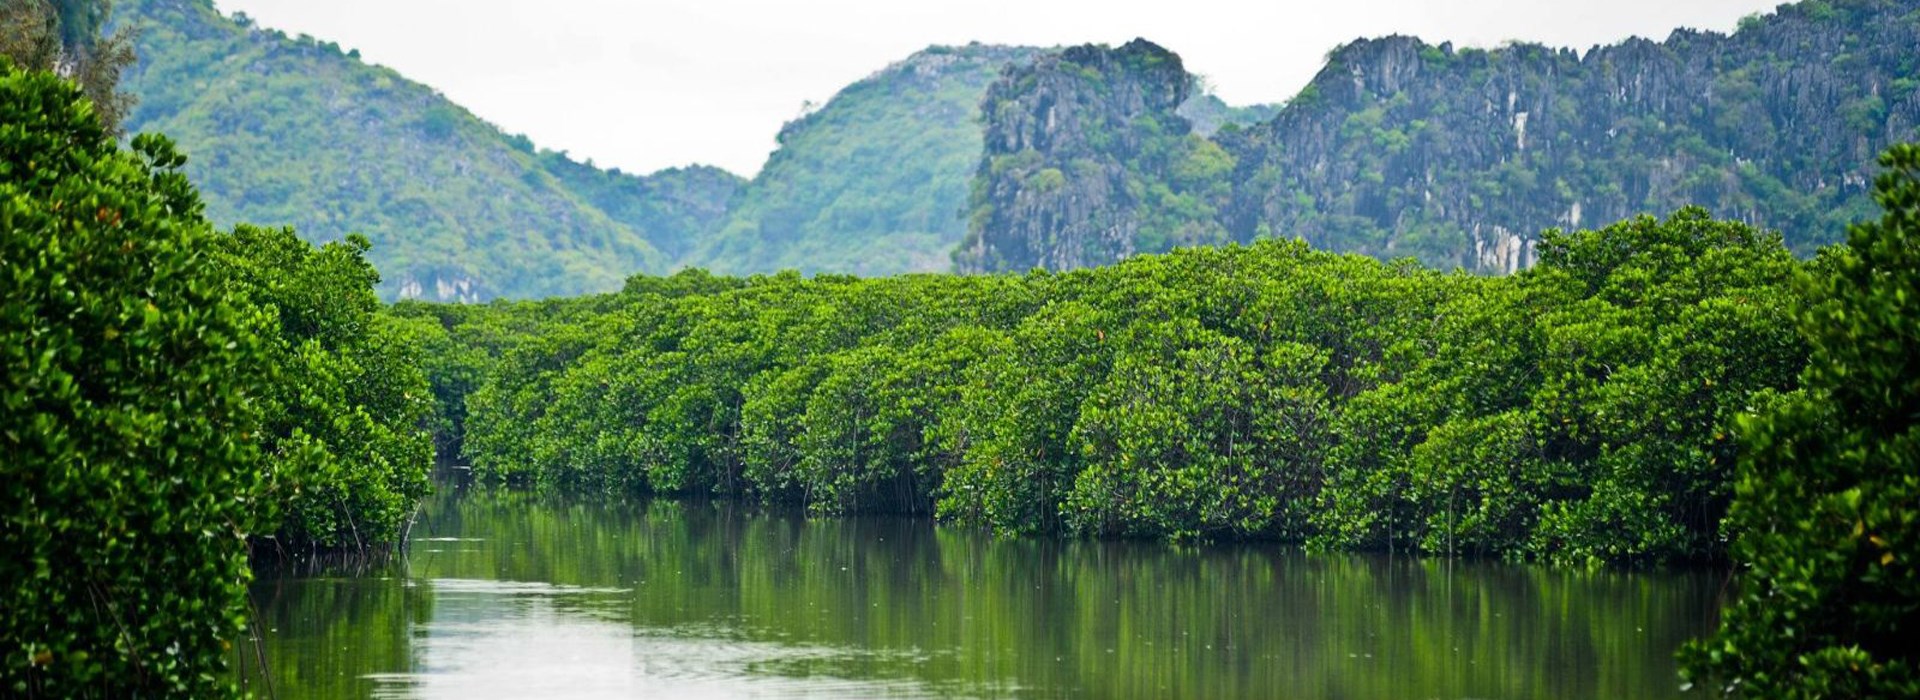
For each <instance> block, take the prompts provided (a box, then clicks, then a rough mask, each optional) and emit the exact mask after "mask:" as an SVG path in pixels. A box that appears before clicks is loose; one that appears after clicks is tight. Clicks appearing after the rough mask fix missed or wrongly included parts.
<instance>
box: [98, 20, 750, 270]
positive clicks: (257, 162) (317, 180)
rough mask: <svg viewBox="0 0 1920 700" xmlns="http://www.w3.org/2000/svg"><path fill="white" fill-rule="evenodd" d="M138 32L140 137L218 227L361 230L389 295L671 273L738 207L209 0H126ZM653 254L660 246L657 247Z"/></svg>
mask: <svg viewBox="0 0 1920 700" xmlns="http://www.w3.org/2000/svg"><path fill="white" fill-rule="evenodd" d="M118 10H119V12H120V16H119V18H118V19H117V21H118V22H119V23H120V24H121V25H122V26H129V25H130V26H136V27H138V28H139V31H138V37H139V40H138V42H137V46H136V49H137V52H138V55H139V62H138V64H137V65H136V66H135V67H134V68H133V69H132V70H130V71H128V73H127V84H126V89H127V90H128V91H129V92H131V93H133V94H134V95H136V96H137V97H138V98H139V99H140V103H139V105H138V107H137V108H136V109H135V110H134V111H133V113H132V114H131V115H130V118H129V119H128V121H127V126H128V128H129V130H130V131H157V132H163V133H166V134H168V135H169V136H170V137H172V138H173V139H175V140H176V141H177V142H178V143H179V145H180V148H181V150H182V151H183V152H185V153H186V154H187V155H188V162H187V169H186V171H187V173H188V175H189V176H191V177H192V178H193V179H194V181H195V182H196V183H198V184H199V185H200V188H201V192H202V196H203V197H204V198H205V199H206V201H207V208H208V215H209V217H210V218H211V219H212V220H213V221H215V222H216V223H219V224H222V225H230V224H233V223H238V222H243V221H257V222H273V223H274V224H276V225H290V226H293V227H294V228H295V230H297V231H299V232H300V233H301V235H302V236H305V237H306V238H307V239H308V240H311V241H315V242H330V241H337V240H342V239H343V238H344V237H345V236H346V235H347V234H348V233H361V234H364V235H365V236H367V238H368V239H369V240H370V241H371V242H372V243H373V247H372V249H371V250H370V251H369V252H368V255H369V256H370V259H371V260H372V261H373V263H374V266H375V267H376V268H377V269H379V271H380V272H381V275H382V280H381V284H380V290H381V293H382V295H384V296H386V297H388V298H413V297H420V298H428V299H440V300H466V301H473V300H479V299H486V298H491V297H495V296H519V297H531V296H549V295H566V294H580V293H584V292H594V291H608V290H612V289H617V288H619V286H620V283H621V280H623V279H625V278H626V277H627V276H628V275H631V274H634V273H636V272H643V271H649V272H663V271H665V270H667V269H668V267H669V265H670V264H671V262H672V259H671V258H670V257H669V255H668V254H666V253H664V252H663V251H662V247H663V246H666V247H684V246H685V245H686V241H687V240H688V239H690V238H691V237H692V236H693V234H692V232H693V231H697V230H701V229H704V228H705V226H706V225H707V222H708V220H709V219H710V218H711V217H713V216H714V215H716V213H717V212H718V211H719V210H720V207H721V206H723V205H722V204H721V203H722V202H724V201H726V198H727V197H729V196H731V195H732V185H733V184H734V178H732V176H730V175H726V174H725V173H721V172H718V171H713V170H710V169H690V170H685V171H673V172H669V173H666V174H663V176H662V177H661V178H659V179H658V180H655V179H654V178H642V177H635V176H631V175H624V174H621V173H618V172H601V171H598V170H594V169H585V166H580V165H578V164H575V163H572V162H570V161H568V160H567V159H566V158H565V157H564V156H559V155H557V154H552V153H546V152H537V151H536V150H535V149H534V148H533V145H532V144H531V142H529V141H527V140H526V139H525V138H523V137H514V136H508V135H506V134H503V133H501V132H500V131H499V130H498V129H496V128H494V127H493V126H492V125H490V124H487V123H486V122H484V121H481V120H480V119H478V118H476V117H475V116H473V115H472V114H470V113H468V112H467V111H466V110H464V109H462V108H460V107H459V106H457V105H454V104H453V103H451V102H449V101H447V100H446V99H445V98H444V97H442V96H440V95H439V94H438V93H436V92H434V91H433V90H432V89H430V88H428V87H426V86H423V85H419V84H417V83H414V82H412V81H409V80H407V79H405V78H403V77H401V76H400V75H399V74H397V73H395V72H394V71H392V70H390V69H387V68H382V67H379V66H371V65H367V64H365V63H363V62H361V61H360V60H359V58H358V55H357V53H354V52H345V53H343V52H342V50H341V48H340V47H339V46H337V45H335V44H333V43H330V42H324V41H318V40H315V39H313V38H311V37H305V36H301V37H297V38H292V37H287V36H285V35H284V34H282V33H280V32H278V31H272V30H266V29H261V28H259V27H255V26H253V25H252V24H251V23H250V22H248V21H246V20H245V19H244V18H239V17H235V18H229V17H226V16H223V15H221V14H220V13H219V12H217V11H216V10H215V9H214V8H213V6H212V4H211V3H210V2H209V1H208V0H126V1H125V2H123V3H122V4H121V5H120V6H119V8H118ZM656 242H657V243H656Z"/></svg>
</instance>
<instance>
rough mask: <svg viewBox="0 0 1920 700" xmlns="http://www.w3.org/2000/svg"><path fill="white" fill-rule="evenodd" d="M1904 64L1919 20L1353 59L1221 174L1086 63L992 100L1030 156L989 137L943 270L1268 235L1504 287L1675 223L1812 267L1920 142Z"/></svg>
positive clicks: (1102, 258) (1244, 143)
mask: <svg viewBox="0 0 1920 700" xmlns="http://www.w3.org/2000/svg"><path fill="white" fill-rule="evenodd" d="M1915 46H1920V3H1915V2H1913V1H1912V0H1843V1H1836V2H1827V1H1825V0H1805V1H1804V2H1800V3H1796V4H1790V5H1783V6H1781V7H1780V8H1779V9H1778V10H1777V11H1776V12H1774V13H1771V14H1768V15H1765V16H1755V17H1751V18H1749V19H1748V20H1747V21H1745V22H1743V23H1742V26H1741V28H1740V29H1739V30H1738V31H1737V32H1735V33H1734V34H1732V35H1730V36H1729V35H1721V34H1716V33H1712V32H1696V31H1691V30H1680V31H1676V32H1674V34H1673V35H1672V36H1671V37H1669V38H1668V39H1667V40H1666V41H1664V42H1659V43H1656V42H1653V41H1648V40H1645V39H1633V40H1629V41H1626V42H1623V43H1621V44H1618V45H1614V46H1606V47H1594V48H1593V49H1590V50H1588V51H1585V52H1575V51H1572V50H1565V49H1550V48H1547V47H1543V46H1538V45H1531V44H1514V45H1510V46H1506V47H1502V48H1499V49H1494V50H1481V49H1455V48H1454V47H1452V46H1450V45H1445V44H1442V45H1438V46H1435V45H1430V44H1426V43H1424V42H1421V41H1420V40H1418V39H1414V38H1409V37H1389V38H1385V39H1377V40H1365V41H1358V42H1355V43H1353V44H1349V45H1347V46H1344V47H1341V48H1339V49H1337V50H1335V51H1334V52H1333V53H1331V54H1330V55H1329V59H1328V63H1327V66H1326V67H1325V68H1324V69H1323V70H1322V71H1321V72H1320V74H1319V75H1318V76H1317V77H1316V78H1315V79H1314V80H1313V82H1312V83H1311V84H1310V85H1308V86H1307V88H1306V89H1305V90H1303V91H1302V92H1301V93H1300V95H1299V96H1298V97H1296V98H1295V99H1294V100H1292V101H1291V102H1289V103H1288V104H1287V105H1286V106H1285V107H1284V108H1282V109H1280V110H1279V111H1278V112H1277V113H1276V114H1275V115H1274V116H1273V118H1272V119H1270V120H1267V121H1265V122H1262V123H1260V124H1257V125H1254V126H1251V127H1247V128H1235V127H1232V126H1229V127H1223V128H1222V129H1221V130H1220V132H1219V133H1217V134H1215V135H1214V136H1213V138H1211V139H1206V140H1205V141H1206V142H1207V143H1209V144H1210V145H1211V146H1217V148H1218V150H1219V151H1220V152H1221V154H1223V155H1224V156H1225V161H1224V162H1226V163H1228V164H1229V167H1226V168H1216V167H1213V164H1214V163H1215V162H1216V161H1217V160H1219V159H1218V157H1217V156H1213V154H1211V151H1212V150H1214V149H1212V148H1201V147H1197V146H1187V147H1185V148H1186V151H1187V152H1188V153H1190V154H1199V153H1203V152H1204V153H1208V154H1209V156H1210V157H1207V158H1204V159H1202V160H1201V161H1200V162H1199V164H1196V163H1195V162H1193V161H1191V160H1190V159H1187V158H1181V157H1167V156H1166V155H1165V154H1167V153H1170V152H1178V151H1179V150H1180V149H1181V148H1182V140H1186V141H1189V142H1191V141H1193V140H1194V139H1198V138H1199V137H1200V136H1203V135H1204V134H1205V131H1204V130H1202V129H1198V128H1196V126H1195V125H1192V124H1190V123H1189V122H1188V120H1187V118H1186V117H1184V116H1181V115H1180V114H1179V113H1178V112H1174V113H1170V110H1169V109H1168V107H1167V105H1166V104H1165V102H1164V101H1161V102H1158V103H1142V102H1140V101H1139V100H1138V99H1137V97H1136V93H1137V92H1138V90H1139V89H1140V88H1141V87H1142V86H1150V87H1153V88H1154V89H1160V90H1164V89H1168V88H1169V87H1171V86H1172V85H1173V83H1174V82H1175V81H1176V79H1177V78H1176V77H1175V76H1173V75H1171V74H1170V72H1169V71H1167V70H1166V69H1165V68H1164V67H1163V66H1164V64H1163V63H1156V64H1152V65H1149V64H1146V63H1139V62H1134V63H1129V62H1128V61H1127V59H1126V57H1127V56H1128V55H1129V54H1131V53H1136V52H1137V48H1136V47H1134V46H1133V45H1129V46H1127V47H1121V48H1119V49H1109V48H1103V47H1083V48H1082V49H1079V50H1077V52H1076V53H1075V55H1074V57H1073V58H1070V59H1067V60H1059V61H1051V62H1043V63H1040V64H1036V67H1035V68H1034V69H1033V70H1030V71H1028V72H1024V73H1021V74H1018V75H1015V74H1009V75H1007V76H1006V77H1004V78H1003V79H1002V81H1001V83H1000V84H997V85H996V86H995V87H994V88H992V93H993V95H994V97H993V99H994V100H996V101H997V102H999V103H1001V105H1004V106H996V107H995V108H992V109H988V110H987V111H986V114H987V118H988V124H987V127H986V128H987V131H988V133H989V134H994V133H998V132H1000V131H1003V130H1014V131H1021V130H1025V131H1028V132H1032V133H1027V134H1026V135H1024V136H1023V137H1022V139H1021V140H1020V141H1019V142H1017V143H1000V142H997V141H996V140H995V139H993V138H991V137H990V138H989V139H988V145H987V150H986V152H985V153H984V154H983V155H982V160H981V164H980V170H979V174H978V175H977V176H976V191H978V192H981V193H982V195H983V196H982V197H981V198H980V199H978V200H976V201H975V202H974V203H973V211H974V213H975V216H974V217H973V222H972V229H971V230H970V233H969V238H968V241H969V243H968V245H967V246H963V247H962V249H961V250H960V251H958V253H957V254H956V260H958V261H959V262H960V264H961V267H962V269H972V270H1024V269H1026V268H1028V267H1030V266H1033V265H1042V266H1046V267H1049V268H1050V269H1065V268H1069V267H1076V266H1081V265H1098V264H1106V263H1111V262H1113V261H1116V260H1119V259H1123V258H1124V257H1126V256H1127V255H1131V254H1134V253H1137V252H1155V251H1161V250H1166V249H1167V248H1168V247H1170V246H1176V245H1193V244H1210V243H1219V242H1225V241H1239V242H1246V241H1252V240H1257V239H1261V238H1272V237H1278V238H1301V239H1304V240H1306V241H1307V242H1308V243H1310V244H1312V245H1313V246H1314V247H1315V248H1319V249H1325V250H1331V251H1340V252H1358V253H1364V254H1367V255H1371V256H1375V257H1380V258H1394V257H1401V256H1412V257H1417V258H1419V259H1421V260H1422V261H1423V262H1425V263H1427V264H1428V265H1431V266H1436V267H1441V268H1451V267H1461V268H1465V269H1468V270H1474V271H1481V272H1500V273H1506V272H1513V271H1515V270H1518V269H1520V268H1523V267H1526V266H1528V265H1530V264H1533V263H1534V262H1536V261H1537V260H1538V258H1539V244H1540V240H1541V239H1540V236H1539V235H1538V234H1539V232H1540V231H1542V230H1545V229H1548V228H1553V227H1568V228H1577V227H1579V226H1582V225H1588V224H1589V223H1591V222H1608V221H1616V220H1621V219H1626V218H1631V217H1633V216H1636V215H1639V214H1643V213H1658V212H1665V211H1671V210H1673V209H1675V208H1677V207H1680V206H1684V205H1688V204H1698V205H1701V206H1705V207H1707V208H1708V209H1709V211H1711V212H1713V213H1714V214H1715V215H1716V216H1720V217H1725V218H1730V219H1736V220H1740V221H1745V222H1747V223H1750V224H1753V225H1755V226H1760V227H1764V228H1774V229H1778V230H1781V231H1783V232H1784V233H1785V234H1786V237H1787V242H1788V245H1789V247H1790V248H1792V249H1793V250H1794V251H1795V252H1796V253H1799V254H1803V255H1805V254H1810V253H1811V252H1812V251H1813V250H1814V249H1816V248H1817V247H1819V246H1821V245H1825V244H1830V243H1833V242H1836V241H1838V240H1839V232H1840V231H1842V230H1844V228H1845V224H1846V223H1847V222H1849V221H1852V220H1855V219H1857V218H1859V217H1861V216H1864V215H1866V214H1867V213H1868V212H1870V211H1872V209H1873V203H1872V201H1871V198H1870V196H1869V190H1870V187H1869V185H1870V182H1871V179H1872V178H1871V175H1872V172H1873V167H1874V164H1873V158H1874V155H1875V154H1876V153H1878V152H1879V151H1880V150H1881V149H1883V148H1885V147H1886V146H1888V145H1890V144H1893V143H1897V142H1900V141H1904V140H1909V139H1913V138H1915V137H1916V135H1920V82H1916V79H1915V77H1914V76H1915V75H1916V74H1917V73H1920V52H1916V51H1915V50H1914V47H1915ZM1108 65H1117V66H1120V67H1121V68H1122V70H1118V71H1114V70H1107V69H1105V68H1096V69H1092V70H1089V68H1090V67H1097V66H1108ZM1066 97H1071V100H1070V101H1067V100H1065V99H1064V98H1066ZM1038 116H1049V117H1054V119H1052V120H1051V121H1038V122H1036V121H1035V119H1036V118H1037V117H1038ZM1036 124H1038V125H1039V126H1035V125H1036ZM1117 127H1124V129H1129V130H1132V131H1133V132H1136V133H1139V134H1147V133H1148V132H1154V134H1156V135H1153V136H1152V137H1137V136H1128V137H1120V138H1112V137H1110V135H1113V134H1118V133H1119V132H1116V131H1115V130H1114V129H1115V128H1117ZM1027 150H1031V151H1032V152H1031V153H1027V152H1026V151H1027ZM1010 159H1012V160H1010ZM1015 164H1019V165H1021V166H1022V167H1011V166H1013V165H1015ZM1093 166H1098V167H1093ZM1010 167H1011V169H1009V168H1010ZM1042 175H1044V176H1042ZM1196 177H1199V179H1197V180H1196ZM1156 187H1164V188H1166V191H1160V190H1156V189H1155V188H1156ZM1219 188H1226V189H1228V190H1230V192H1228V193H1226V194H1224V195H1222V194H1220V192H1219ZM1049 202H1054V203H1059V204H1048V203H1049ZM1155 217H1158V219H1159V220H1158V221H1155V220H1154V218H1155ZM1087 232H1097V233H1098V234H1099V235H1100V236H1102V237H1104V238H1103V239H1102V240H1101V241H1100V242H1098V243H1097V244H1091V243H1089V242H1088V240H1089V239H1088V238H1087V236H1088V235H1089V234H1088V233H1087Z"/></svg>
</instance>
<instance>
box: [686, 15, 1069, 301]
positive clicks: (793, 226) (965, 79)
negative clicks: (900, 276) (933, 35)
mask: <svg viewBox="0 0 1920 700" xmlns="http://www.w3.org/2000/svg"><path fill="white" fill-rule="evenodd" d="M1039 53H1041V51H1040V50H1039V49H1032V48H1025V47H1008V46H987V45H981V44H973V45H968V46H955V47H933V48H929V49H926V50H924V51H921V52H919V53H916V54H914V55H912V56H910V57H908V58H907V59H906V60H903V61H900V62H897V63H894V64H893V65H890V66H888V67H886V68H885V69H883V70H881V71H879V72H877V73H874V74H873V75H871V76H868V77H867V78H865V79H863V80H861V81H859V82H856V83H854V84H852V85H849V86H847V87H846V88H845V89H843V90H841V91H840V92H839V94H836V95H834V96H833V98H832V99H831V100H829V101H827V103H826V104H824V105H822V106H821V107H820V108H819V109H818V110H816V111H814V112H812V113H810V114H807V115H806V116H803V117H801V118H800V119H797V120H795V121H792V122H789V123H788V124H787V125H786V126H785V127H784V128H782V129H781V130H780V136H779V143H780V147H779V149H778V150H776V151H775V152H774V153H773V155H772V157H770V158H768V159H767V164H766V166H765V167H764V168H762V169H761V171H760V174H759V175H758V176H757V177H755V178H754V179H753V181H752V182H750V183H748V184H747V185H746V186H745V187H744V188H742V189H741V191H740V194H739V196H738V198H737V199H735V200H734V202H733V204H732V207H731V211H729V212H728V213H727V215H726V217H725V219H724V220H723V221H722V222H721V223H720V224H719V225H718V226H716V227H715V228H714V230H713V231H712V232H711V234H710V235H709V236H708V238H707V240H706V241H705V242H704V243H703V245H702V247H701V248H700V249H699V250H698V251H697V252H695V253H694V255H693V256H692V257H691V258H689V259H688V260H687V261H686V262H687V263H688V264H690V265H694V266H699V267H707V268H710V269H712V270H714V271H716V272H726V273H749V272H768V271H773V270H778V269H785V268H794V269H799V270H801V271H803V272H821V271H827V272H850V273H857V274H863V275H885V274H895V273H901V272H938V271H944V270H946V268H947V266H948V261H947V251H949V250H951V249H952V248H953V246H954V245H955V244H956V243H958V242H959V241H960V237H961V236H962V235H964V234H965V233H966V222H965V220H964V219H963V218H962V217H961V211H962V210H963V209H964V208H965V207H966V202H967V191H968V190H967V188H968V178H969V176H971V174H972V172H973V166H974V164H975V162H976V161H978V159H979V157H980V143H981V129H980V98H981V96H982V95H984V94H986V90H987V86H988V85H989V84H991V83H992V82H993V81H994V80H995V79H996V78H998V77H999V75H1000V72H1001V71H1002V70H1003V69H1005V68H1007V67H1009V66H1013V65H1019V64H1024V63H1026V62H1028V61H1031V60H1032V59H1033V57H1034V56H1035V55H1037V54H1039Z"/></svg>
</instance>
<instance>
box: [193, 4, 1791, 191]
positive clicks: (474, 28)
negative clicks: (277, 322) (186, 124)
mask: <svg viewBox="0 0 1920 700" xmlns="http://www.w3.org/2000/svg"><path fill="white" fill-rule="evenodd" d="M216 1H217V3H218V5H219V7H220V9H221V10H223V11H226V12H235V11H240V12H245V13H247V14H248V15H251V16H252V17H253V18H254V20H256V21H257V22H259V23H260V24H261V25H263V26H267V27H273V28H276V29H280V30H282V31H285V32H287V33H288V34H292V35H297V34H301V33H305V34H311V35H313V36H315V37H318V38H320V39H323V40H330V41H336V42H339V43H340V45H341V48H342V49H343V50H345V49H356V48H357V49H359V50H360V52H361V55H362V58H363V59H365V60H367V61H369V62H373V63H379V64H383V65H386V66H389V67H392V68H394V69H396V70H398V71H400V72H401V73H402V74H404V75H406V76H407V77H409V78H412V79H414V80H417V81H420V82H422V83H425V84H427V85H431V86H434V87H436V88H438V89H440V91H441V92H443V93H445V94H446V95H447V96H448V97H449V98H452V99H453V100H454V101H455V102H458V103H460V104H461V105H463V106H465V107H467V108H468V109H471V110H473V112H474V113H475V114H478V115H479V116H480V117H481V118H483V119H486V120H488V121H491V122H493V123H494V124H497V125H499V126H500V127H501V128H503V129H505V130H507V131H508V132H519V133H525V134H527V135H528V136H529V137H530V138H532V139H533V141H534V143H536V144H538V145H540V146H542V147H545V148H552V149H556V150H566V151H569V152H571V153H572V154H573V156H574V157H575V158H577V159H586V158H592V159H593V160H594V161H595V163H596V164H598V165H600V166H602V167H608V166H614V167H619V168H621V169H624V170H627V171H630V172H640V173H645V172H651V171H654V170H658V169H661V168H666V167H672V166H678V165H686V164H690V163H706V164H711V165H718V166H721V167H724V168H726V169H728V170H732V171H734V172H736V173H740V174H742V175H749V176H750V175H752V174H753V173H755V172H757V171H758V170H759V169H760V165H761V163H762V162H763V161H765V159H766V156H767V154H768V153H769V152H771V151H772V150H773V147H774V141H773V137H774V134H775V133H776V132H778V131H779V128H780V125H781V124H783V123H784V122H786V121H787V120H789V119H792V118H793V117H794V116H796V115H798V114H799V112H800V108H801V104H802V103H803V102H804V101H807V100H812V101H815V102H823V101H825V100H826V99H827V98H829V97H831V96H832V95H833V93H834V92H836V91H838V90H839V89H840V88H841V87H844V86H846V85H847V84H848V83H851V82H853V81H855V80H858V79H860V78H862V77H865V76H866V75H868V74H870V73H872V72H873V71H875V70H878V69H880V68H882V67H884V66H886V65H887V64H888V63H891V62H893V61H896V60H899V59H901V58H904V57H906V56H907V55H908V54H911V53H913V52H914V51H917V50H919V49H921V48H924V47H926V46H927V45H930V44H965V43H967V42H969V41H981V42H985V43H1000V44H1023V45H1032V46H1064V45H1072V44H1081V43H1087V42H1104V43H1108V44H1113V45H1119V44H1122V43H1125V42H1126V41H1128V40H1130V39H1132V38H1134V37H1136V36H1140V37H1146V38H1147V39H1149V40H1152V41H1154V42H1156V43H1159V44H1160V45H1162V46H1165V47H1167V48H1168V49H1171V50H1173V51H1174V52H1176V53H1179V54H1180V55H1181V57H1182V58H1184V59H1185V61H1186V65H1187V69H1188V70H1190V71H1193V72H1196V73H1200V74H1202V75H1205V76H1207V77H1208V78H1209V79H1210V80H1211V81H1212V82H1213V84H1214V85H1215V87H1216V92H1217V93H1218V94H1219V95H1220V96H1221V97H1222V98H1224V99H1226V100H1227V101H1228V102H1232V103H1235V104H1248V103H1254V102H1277V101H1281V100H1285V99H1287V98H1289V97H1291V96H1292V95H1293V94H1294V93H1296V92H1298V91H1299V89H1300V88H1301V87H1303V86H1305V85H1306V83H1307V81H1308V80H1309V79H1311V78H1312V77H1313V74H1314V73H1315V72H1316V71H1318V70H1319V68H1320V64H1321V61H1322V58H1323V57H1324V56H1325V55H1326V52H1327V50H1328V49H1331V48H1333V47H1334V46H1336V45H1338V44H1341V43H1344V42H1346V41H1350V40H1352V39H1355V38H1359V37H1363V36H1366V37H1372V36H1382V35H1386V34H1394V33H1400V34H1412V35H1416V36H1419V37H1421V38H1423V39H1426V40H1428V41H1431V42H1435V43H1438V42H1440V41H1453V42H1454V43H1455V44H1456V45H1460V46H1483V47H1491V46H1497V45H1499V44H1500V43H1502V42H1504V41H1506V40H1509V39H1524V40H1528V41H1536V42H1540V43H1544V44H1548V45H1550V46H1571V47H1574V48H1579V49H1583V50H1584V49H1586V48H1587V47H1590V46H1592V45H1594V44H1606V43H1613V42H1615V41H1619V40H1620V39H1623V38H1626V37H1628V36H1632V35H1639V36H1646V37H1649V38H1653V39H1664V38H1665V37H1666V36H1667V34H1668V33H1669V32H1671V31H1672V30H1673V29H1674V28H1675V27H1681V26H1686V27H1695V28H1700V29H1714V30H1719V31H1730V30H1732V28H1733V26H1734V25H1735V23H1736V22H1738V20H1739V18H1740V17H1742V16H1745V15H1747V14H1750V13H1753V12H1762V11H1770V10H1771V9H1772V8H1773V7H1774V5H1775V4H1777V2H1778V0H1332V1H1331V2H1329V1H1327V0H1316V1H1314V2H1307V1H1304V0H1253V1H1249V0H1179V1H1176V2H1168V1H1167V0H1073V1H1071V2H1068V1H1052V0H805V1H804V2H800V1H793V0H787V1H784V2H782V1H776V0H628V1H622V0H541V1H539V2H532V1H530V0H216Z"/></svg>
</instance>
